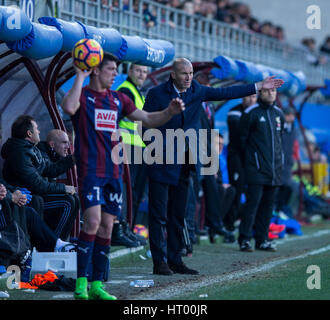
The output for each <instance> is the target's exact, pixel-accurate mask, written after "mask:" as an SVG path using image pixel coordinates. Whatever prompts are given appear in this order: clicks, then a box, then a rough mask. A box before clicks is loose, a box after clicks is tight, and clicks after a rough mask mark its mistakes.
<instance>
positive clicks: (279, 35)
mask: <svg viewBox="0 0 330 320" xmlns="http://www.w3.org/2000/svg"><path fill="white" fill-rule="evenodd" d="M275 29H276V32H275V37H276V39H278V40H280V41H284V40H285V34H284V29H283V28H282V27H281V26H277V27H276V28H275Z"/></svg>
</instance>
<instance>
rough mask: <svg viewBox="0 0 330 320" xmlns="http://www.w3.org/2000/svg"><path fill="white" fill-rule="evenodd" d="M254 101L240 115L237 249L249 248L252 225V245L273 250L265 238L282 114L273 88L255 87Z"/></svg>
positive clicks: (278, 175) (278, 166) (277, 174)
mask: <svg viewBox="0 0 330 320" xmlns="http://www.w3.org/2000/svg"><path fill="white" fill-rule="evenodd" d="M259 92H260V95H259V98H258V104H257V105H252V106H251V107H249V108H247V109H245V110H244V113H243V115H242V117H241V119H240V128H241V130H240V131H241V133H240V137H241V153H242V157H243V159H244V162H243V163H244V169H245V183H246V184H247V192H246V198H247V201H246V203H245V204H244V207H243V210H242V215H241V223H240V227H239V239H238V242H239V246H240V250H241V251H249V252H251V251H253V248H252V245H251V243H250V240H251V238H252V228H253V226H254V229H255V239H256V243H255V248H256V249H258V250H264V251H276V246H275V245H274V244H273V243H272V242H270V241H268V229H269V224H270V220H271V217H272V212H273V207H274V200H275V190H276V186H279V185H280V184H281V183H282V161H283V159H282V132H283V128H284V121H285V120H284V116H283V113H282V111H281V110H280V109H279V108H278V107H276V106H275V100H276V94H277V92H276V89H266V90H264V89H262V90H260V91H259Z"/></svg>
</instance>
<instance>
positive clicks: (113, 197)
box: [110, 193, 123, 203]
mask: <svg viewBox="0 0 330 320" xmlns="http://www.w3.org/2000/svg"><path fill="white" fill-rule="evenodd" d="M110 201H111V202H114V201H116V202H117V203H122V202H123V195H122V194H119V193H110Z"/></svg>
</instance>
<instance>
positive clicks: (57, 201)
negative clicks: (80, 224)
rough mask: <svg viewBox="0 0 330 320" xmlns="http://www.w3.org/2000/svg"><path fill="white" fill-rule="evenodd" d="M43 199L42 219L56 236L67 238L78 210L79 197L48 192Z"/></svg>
mask: <svg viewBox="0 0 330 320" xmlns="http://www.w3.org/2000/svg"><path fill="white" fill-rule="evenodd" d="M43 199H44V220H45V222H46V223H47V225H48V226H49V227H50V228H51V229H52V230H53V231H54V233H55V234H56V236H57V237H58V238H61V239H62V240H64V241H65V240H67V239H68V237H69V236H70V233H71V231H72V227H73V223H74V220H75V219H76V217H77V214H78V211H79V198H78V196H77V195H70V194H48V195H45V196H43Z"/></svg>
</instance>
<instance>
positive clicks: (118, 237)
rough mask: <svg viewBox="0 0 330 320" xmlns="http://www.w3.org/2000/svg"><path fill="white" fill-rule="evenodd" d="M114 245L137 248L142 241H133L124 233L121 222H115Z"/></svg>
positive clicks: (112, 240) (112, 241) (113, 231)
mask: <svg viewBox="0 0 330 320" xmlns="http://www.w3.org/2000/svg"><path fill="white" fill-rule="evenodd" d="M111 245H112V246H125V247H127V248H136V247H138V246H140V243H139V242H137V241H133V240H131V239H130V238H128V237H127V236H126V235H125V234H124V230H123V226H122V225H121V224H120V223H114V224H113V230H112V235H111Z"/></svg>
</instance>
